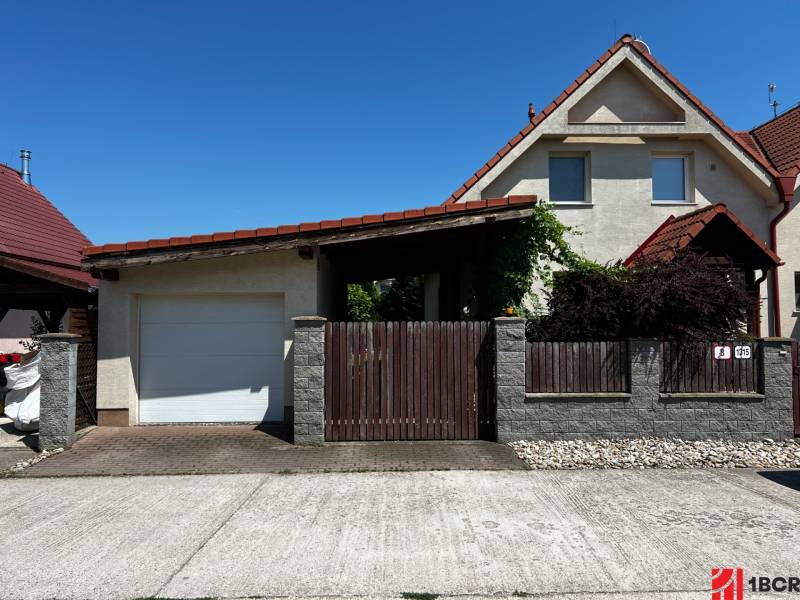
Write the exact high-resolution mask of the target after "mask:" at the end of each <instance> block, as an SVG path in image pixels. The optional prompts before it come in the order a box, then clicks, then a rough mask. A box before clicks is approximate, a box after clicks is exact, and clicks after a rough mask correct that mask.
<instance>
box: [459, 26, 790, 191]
mask: <svg viewBox="0 0 800 600" xmlns="http://www.w3.org/2000/svg"><path fill="white" fill-rule="evenodd" d="M626 46H627V47H629V48H631V49H633V50H634V51H635V52H636V53H638V54H639V56H641V57H642V58H643V59H644V60H645V61H647V62H648V63H649V64H650V65H651V66H652V67H653V68H654V69H655V70H656V71H658V72H659V73H660V74H661V75H662V76H663V77H664V78H665V79H666V80H667V81H669V82H670V83H671V84H672V85H673V86H674V87H675V88H677V89H678V91H680V92H681V93H682V94H683V95H684V96H685V97H686V99H687V100H689V102H690V103H691V104H693V105H694V106H695V107H696V108H697V109H698V110H699V111H700V112H701V113H703V114H704V115H705V116H706V117H707V118H708V119H709V120H710V121H711V122H712V123H714V125H716V126H717V127H718V128H719V129H720V130H722V131H723V132H724V133H725V134H726V135H727V136H728V137H729V138H730V139H731V140H732V141H733V142H734V143H735V144H737V145H738V146H739V147H740V148H741V149H742V150H743V151H744V152H745V153H746V154H747V155H748V156H750V157H751V158H752V159H753V160H754V161H755V162H756V163H757V164H758V165H760V166H761V167H762V168H763V169H764V170H765V171H766V172H767V173H769V174H770V175H772V176H777V175H778V171H777V170H776V169H775V168H774V167H773V165H772V164H771V163H770V162H769V160H767V159H766V158H765V156H764V155H763V154H762V153H761V152H760V151H759V150H758V149H757V148H754V147H753V146H752V145H751V144H749V143H747V142H746V141H745V140H743V139H742V138H741V137H740V136H739V135H737V132H735V131H734V130H732V129H731V128H730V127H728V126H727V125H726V124H725V123H724V122H723V121H722V119H720V118H719V117H718V116H716V115H715V114H714V113H713V112H712V111H711V109H709V108H708V107H707V106H706V105H705V104H703V103H702V102H700V100H699V99H698V98H697V96H695V95H694V94H692V92H690V91H689V89H688V88H687V87H686V86H685V85H683V84H682V83H681V82H680V81H678V79H677V78H676V77H675V76H674V75H672V73H670V72H669V71H668V70H667V69H666V67H664V66H663V65H661V64H660V63H658V62H657V61H656V59H655V58H653V55H652V54H650V52H649V51H648V50H647V48H646V46H644V44H642V43H640V42H638V41H637V40H636V39H635V38H634V37H633V36H631V35H628V34H626V35H623V36H622V37H621V38H620V39H619V40H617V42H616V43H615V44H614V45H613V46H611V48H609V49H608V50H606V52H604V53H603V54H602V55H601V56H600V57H599V58H598V59H597V60H596V61H595V62H593V63H592V64H591V65H589V67H588V68H587V69H586V70H585V71H584V72H583V73H581V74H580V75H579V76H578V78H577V79H575V81H573V82H572V83H571V84H570V85H569V86H568V87H567V88H566V89H565V90H564V91H563V92H561V94H560V95H559V96H558V97H557V98H556V99H555V100H553V101H552V102H551V103H550V104H548V105H547V106H546V107H545V108H544V110H542V111H541V112H540V113H539V114H538V115H536V117H534V119H533V121H532V122H530V123H528V124H527V125H526V126H525V127H523V128H522V129H521V130H520V131H519V133H517V135H515V136H514V137H512V138H511V139H510V140H509V141H508V142H507V143H506V145H505V146H503V147H502V148H500V150H498V151H497V152H496V153H495V155H494V156H492V158H490V159H489V160H488V161H486V163H485V164H484V165H483V166H482V167H481V168H480V169H478V170H477V171H475V173H474V174H473V175H472V177H470V178H469V179H467V181H465V182H464V183H463V184H462V185H461V187H459V188H458V189H457V190H456V191H455V192H453V193H452V194H451V195H450V197H449V198H448V199H447V200H445V201H444V204H445V205H447V204H453V203H455V202H458V199H459V198H461V197H462V196H463V195H464V194H465V193H467V191H468V190H469V189H471V188H472V186H474V185H475V184H476V183H478V181H480V179H481V178H483V177H484V176H485V175H486V174H487V173H488V172H489V171H491V170H492V169H493V168H494V166H495V165H496V164H497V163H499V162H500V160H501V159H502V158H503V157H504V156H506V154H508V153H509V152H511V150H512V149H513V148H514V147H515V146H517V145H518V144H519V143H520V142H521V141H522V140H524V139H525V138H526V137H528V135H530V134H531V132H532V131H534V129H535V128H536V127H537V126H538V125H539V124H541V123H542V122H543V121H544V120H545V119H547V117H548V116H549V115H550V114H551V113H552V112H553V111H554V110H555V109H556V108H558V107H559V106H561V105H562V104H563V103H564V102H565V101H566V100H567V98H569V97H570V96H571V95H572V94H574V93H575V91H576V90H577V89H578V88H580V87H581V86H582V85H584V84H585V83H586V82H587V81H588V80H589V79H590V78H591V77H592V75H594V73H595V72H597V70H598V69H599V68H600V67H602V66H603V65H604V64H605V63H606V62H608V60H609V59H610V58H611V57H612V56H614V55H615V54H616V53H617V52H619V51H620V49H622V48H624V47H626Z"/></svg>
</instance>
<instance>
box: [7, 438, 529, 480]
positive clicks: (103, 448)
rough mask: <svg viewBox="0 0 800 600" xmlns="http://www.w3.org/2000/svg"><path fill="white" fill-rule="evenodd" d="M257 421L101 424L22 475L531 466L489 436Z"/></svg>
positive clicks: (452, 468) (392, 469)
mask: <svg viewBox="0 0 800 600" xmlns="http://www.w3.org/2000/svg"><path fill="white" fill-rule="evenodd" d="M285 440H286V435H285V433H284V432H283V431H280V430H270V429H266V428H264V429H262V428H257V427H254V426H252V425H249V426H247V425H243V426H235V425H210V426H183V425H175V426H173V425H163V426H148V427H98V428H96V429H94V430H93V431H91V432H89V433H88V434H86V435H85V436H84V437H83V438H81V439H80V440H78V441H77V442H76V443H75V445H74V446H73V447H72V448H71V449H69V450H67V451H66V452H63V453H61V454H58V455H55V456H52V457H50V458H48V459H46V460H44V461H42V462H40V463H37V464H36V465H33V466H31V467H29V468H27V469H25V470H24V471H22V472H21V473H19V474H18V476H20V477H62V476H64V477H66V476H84V475H178V474H199V473H206V474H207V473H315V472H317V473H319V472H351V471H438V470H506V469H525V468H526V467H525V465H524V463H523V462H522V461H520V460H519V459H518V458H517V457H516V455H515V454H514V451H513V450H511V448H509V447H507V446H505V445H502V444H496V443H494V442H486V441H441V442H439V441H424V442H358V443H332V444H326V445H324V446H319V447H298V446H294V445H292V444H290V443H288V442H287V441H285Z"/></svg>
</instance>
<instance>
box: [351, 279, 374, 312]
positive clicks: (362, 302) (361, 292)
mask: <svg viewBox="0 0 800 600" xmlns="http://www.w3.org/2000/svg"><path fill="white" fill-rule="evenodd" d="M377 303H378V290H377V288H376V287H375V284H374V283H373V282H371V281H370V282H367V283H349V284H347V320H348V321H374V320H376V318H377Z"/></svg>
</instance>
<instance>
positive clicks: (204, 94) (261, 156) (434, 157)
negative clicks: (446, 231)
mask: <svg viewBox="0 0 800 600" xmlns="http://www.w3.org/2000/svg"><path fill="white" fill-rule="evenodd" d="M3 21H4V24H5V27H4V28H3V30H4V31H3V36H2V41H0V44H2V46H3V53H4V65H3V72H4V78H3V79H4V81H3V93H2V94H0V106H2V114H3V116H4V117H3V119H2V121H0V126H1V127H2V132H3V135H2V137H0V140H2V143H1V144H0V161H2V162H7V163H9V164H11V165H13V166H18V162H19V159H18V151H19V149H20V148H23V147H25V148H30V149H31V150H33V162H32V172H33V179H34V183H35V184H36V185H37V186H38V187H39V188H40V189H41V190H42V191H43V192H44V193H45V194H46V195H47V196H48V197H49V198H50V199H51V200H52V201H53V202H55V204H56V205H57V206H58V207H59V208H60V209H61V210H62V211H63V212H64V213H65V214H66V215H67V216H68V217H69V218H70V219H72V220H73V221H74V222H75V223H76V224H77V225H78V227H80V228H81V229H82V230H83V231H84V232H85V233H86V234H87V235H88V236H89V237H90V238H91V239H92V240H93V241H94V242H96V243H104V242H114V241H127V240H134V239H142V238H151V237H161V236H170V235H180V234H191V233H202V232H213V231H224V230H230V229H236V228H252V227H257V226H268V225H277V224H282V223H295V222H299V221H310V220H317V219H321V218H328V217H342V216H348V215H358V214H362V213H367V212H381V211H386V210H395V209H403V208H413V207H419V206H426V205H429V204H437V203H439V202H441V201H443V200H444V199H445V198H446V197H447V196H448V195H449V194H450V193H451V192H452V191H453V190H454V189H455V188H456V187H457V186H458V185H460V184H461V182H462V181H463V180H464V179H466V178H467V177H469V175H470V174H471V173H472V172H473V171H474V170H476V169H477V168H478V167H479V166H480V165H482V164H483V162H484V161H485V160H487V159H488V158H489V157H490V156H491V154H492V153H493V152H495V151H496V150H497V149H498V148H499V147H500V146H502V145H503V144H504V143H505V142H506V140H507V139H508V138H510V137H511V136H513V135H514V134H515V133H516V131H517V130H519V129H520V128H521V127H523V126H524V125H525V123H526V118H527V117H526V112H527V106H528V102H529V101H533V102H534V103H535V105H536V106H537V107H538V108H541V107H543V106H545V105H546V104H547V103H549V102H550V101H551V100H552V99H553V98H554V97H555V96H557V95H558V94H559V93H560V92H561V90H562V89H563V88H564V87H566V86H567V85H568V84H569V83H570V82H571V81H572V80H573V79H574V78H575V77H576V76H577V75H578V74H579V73H580V72H581V71H582V70H583V69H585V68H586V67H587V66H588V65H589V64H590V63H591V62H592V61H593V60H595V58H596V57H597V56H599V55H600V54H601V53H602V52H603V51H604V50H605V49H606V48H607V47H608V46H610V45H611V44H612V42H613V40H614V33H615V29H616V34H617V36H620V35H622V34H623V33H625V32H630V33H635V34H638V35H639V36H640V37H642V38H643V39H645V41H647V42H648V44H649V45H650V47H651V49H652V50H653V54H654V55H655V56H656V58H657V59H658V60H659V61H660V62H662V63H664V64H665V65H666V66H667V67H668V68H669V69H670V70H671V71H672V72H673V73H675V74H676V75H677V76H678V77H679V78H680V79H681V80H682V81H683V82H684V83H685V84H686V85H687V86H688V87H689V89H691V90H692V91H693V92H695V93H696V94H697V95H698V96H699V97H700V98H701V99H702V100H703V101H704V102H705V103H706V104H708V105H709V106H710V107H711V108H712V110H714V112H716V113H717V114H718V115H720V116H721V117H722V118H723V119H725V120H726V121H727V122H728V124H730V125H731V126H732V127H734V128H738V129H744V128H749V127H751V126H753V125H755V124H758V123H760V122H762V121H764V120H767V119H768V118H769V116H770V114H771V113H770V109H769V107H768V106H767V89H766V86H767V83H768V82H770V81H775V82H776V83H777V84H778V91H777V97H778V99H779V100H780V101H782V102H783V108H788V107H790V106H792V105H794V104H795V103H796V102H797V101H798V100H800V77H798V73H799V72H800V71H799V70H798V66H797V65H798V64H800V60H798V59H799V58H800V28H798V24H800V2H795V1H788V0H772V1H770V2H764V3H754V2H744V1H731V0H726V1H725V2H696V1H695V2H675V1H672V2H669V3H667V2H647V3H645V2H615V1H604V2H585V3H581V2H577V3H576V2H532V1H528V2H497V1H493V2H485V3H471V2H465V1H456V2H419V3H416V2H405V1H404V2H394V3H390V2H383V1H370V2H351V1H339V2H334V1H332V0H327V1H314V2H311V1H297V2H288V1H286V2H282V3H277V2H267V1H258V2H256V1H253V2H248V1H226V2H223V1H218V2H205V1H204V2H201V1H191V2H189V1H159V2H155V1H153V2H144V1H143V2H138V3H127V2H117V1H104V2H80V1H79V2H22V1H19V0H14V1H7V2H4V3H3ZM0 218H1V216H0Z"/></svg>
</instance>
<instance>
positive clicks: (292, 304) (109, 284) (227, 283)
mask: <svg viewBox="0 0 800 600" xmlns="http://www.w3.org/2000/svg"><path fill="white" fill-rule="evenodd" d="M317 268H318V266H317V257H316V256H315V258H314V259H312V260H304V259H301V258H300V257H299V256H298V253H297V251H296V250H287V251H281V252H271V253H263V254H250V255H244V256H235V257H227V258H218V259H208V260H196V261H188V262H180V263H170V264H162V265H151V266H146V267H130V268H123V269H120V276H119V281H103V282H101V285H100V293H99V328H98V329H99V330H98V335H99V339H98V364H97V408H98V409H119V408H122V409H128V410H129V420H130V423H131V424H135V423H137V422H138V417H137V409H138V394H137V378H138V364H137V363H138V339H139V323H138V314H139V299H140V297H141V296H143V295H148V294H180V295H186V294H268V293H278V294H283V296H284V312H285V315H284V317H285V319H284V320H285V335H284V356H285V361H284V390H286V392H285V398H286V406H291V404H292V392H291V390H292V386H291V340H292V332H293V325H292V318H293V317H296V316H301V315H314V314H316V312H317Z"/></svg>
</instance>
